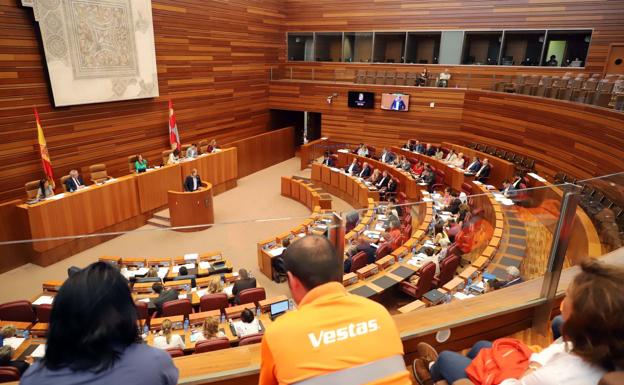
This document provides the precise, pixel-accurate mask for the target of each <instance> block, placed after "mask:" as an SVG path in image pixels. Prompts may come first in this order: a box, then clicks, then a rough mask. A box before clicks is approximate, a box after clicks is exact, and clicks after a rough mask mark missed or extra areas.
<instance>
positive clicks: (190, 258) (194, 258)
mask: <svg viewBox="0 0 624 385" xmlns="http://www.w3.org/2000/svg"><path fill="white" fill-rule="evenodd" d="M198 258H199V254H197V253H191V254H184V260H185V261H197V259H198Z"/></svg>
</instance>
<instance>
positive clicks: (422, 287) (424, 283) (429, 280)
mask: <svg viewBox="0 0 624 385" xmlns="http://www.w3.org/2000/svg"><path fill="white" fill-rule="evenodd" d="M435 272H436V267H435V264H434V263H433V262H429V263H427V264H426V265H425V266H423V267H422V269H420V273H419V274H418V276H419V277H420V278H419V279H418V284H417V285H416V293H415V294H416V295H415V297H417V298H418V297H421V296H422V295H423V294H425V293H426V292H428V291H429V290H431V286H432V285H433V277H434V276H435Z"/></svg>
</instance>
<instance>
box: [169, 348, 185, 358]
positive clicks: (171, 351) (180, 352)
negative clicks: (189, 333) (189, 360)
mask: <svg viewBox="0 0 624 385" xmlns="http://www.w3.org/2000/svg"><path fill="white" fill-rule="evenodd" d="M167 353H169V355H170V356H171V358H176V357H182V356H184V351H183V350H182V349H180V348H170V349H167Z"/></svg>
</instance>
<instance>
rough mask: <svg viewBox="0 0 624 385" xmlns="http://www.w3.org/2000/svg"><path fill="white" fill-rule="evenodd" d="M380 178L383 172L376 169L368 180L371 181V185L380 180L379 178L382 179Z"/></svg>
mask: <svg viewBox="0 0 624 385" xmlns="http://www.w3.org/2000/svg"><path fill="white" fill-rule="evenodd" d="M380 176H381V171H379V169H378V168H376V169H375V170H374V171H373V174H372V175H371V176H370V177H369V178H368V180H369V181H370V182H371V183H374V182H375V181H376V180H377V179H379V177H380Z"/></svg>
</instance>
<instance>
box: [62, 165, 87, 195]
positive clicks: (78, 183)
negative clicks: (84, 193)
mask: <svg viewBox="0 0 624 385" xmlns="http://www.w3.org/2000/svg"><path fill="white" fill-rule="evenodd" d="M65 187H67V191H69V192H74V191H76V190H80V189H83V188H85V187H86V186H85V184H84V182H83V180H82V177H81V176H80V175H78V170H71V171H70V172H69V178H67V180H66V181H65Z"/></svg>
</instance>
